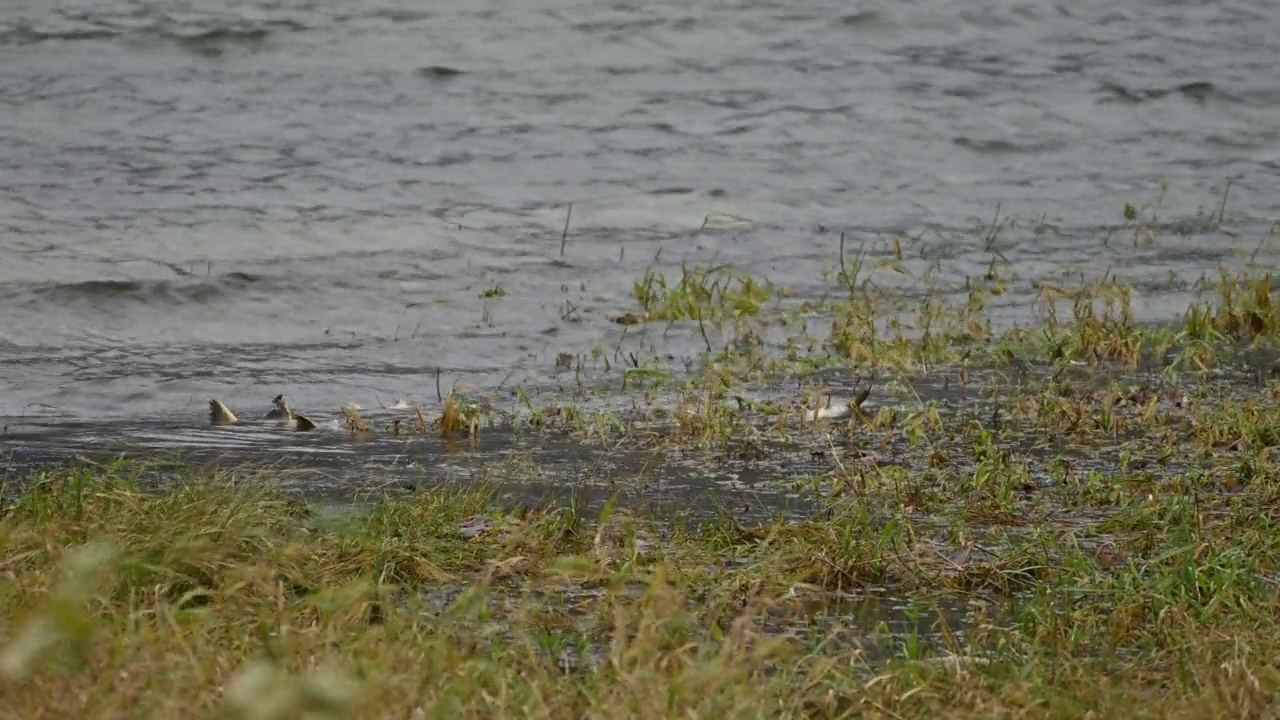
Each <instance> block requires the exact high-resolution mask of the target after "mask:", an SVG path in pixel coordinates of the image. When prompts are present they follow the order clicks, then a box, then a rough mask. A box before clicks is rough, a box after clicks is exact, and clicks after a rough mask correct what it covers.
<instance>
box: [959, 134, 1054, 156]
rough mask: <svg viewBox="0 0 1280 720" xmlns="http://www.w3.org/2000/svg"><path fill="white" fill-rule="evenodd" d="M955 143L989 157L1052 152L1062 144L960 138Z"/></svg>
mask: <svg viewBox="0 0 1280 720" xmlns="http://www.w3.org/2000/svg"><path fill="white" fill-rule="evenodd" d="M953 142H954V143H955V144H956V145H959V146H960V147H962V148H965V149H968V150H973V151H974V152H979V153H984V154H988V155H1002V154H1013V153H1038V152H1050V151H1053V150H1057V149H1059V148H1060V147H1061V144H1060V143H1052V142H1042V143H1027V144H1024V143H1016V142H1012V141H1010V140H985V139H982V138H971V137H958V138H955V139H954V140H953Z"/></svg>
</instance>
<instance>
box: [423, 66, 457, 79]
mask: <svg viewBox="0 0 1280 720" xmlns="http://www.w3.org/2000/svg"><path fill="white" fill-rule="evenodd" d="M414 73H415V74H416V75H417V76H418V77H424V78H427V79H428V80H449V79H451V78H455V77H458V76H459V75H462V74H464V73H465V71H463V70H459V69H458V68H455V67H449V66H448V65H428V66H426V67H420V68H418V69H417V70H415V71H414Z"/></svg>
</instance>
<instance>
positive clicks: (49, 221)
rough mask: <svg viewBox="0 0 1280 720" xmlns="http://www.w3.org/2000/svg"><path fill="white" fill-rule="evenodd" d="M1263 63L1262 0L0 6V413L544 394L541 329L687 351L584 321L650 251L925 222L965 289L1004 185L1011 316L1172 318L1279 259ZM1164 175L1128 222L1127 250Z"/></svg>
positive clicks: (771, 242)
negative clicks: (1051, 282)
mask: <svg viewBox="0 0 1280 720" xmlns="http://www.w3.org/2000/svg"><path fill="white" fill-rule="evenodd" d="M1278 60H1280V6H1277V5H1275V4H1274V3H1269V2H1264V1H1263V0H1248V1H1246V0H1236V1H1229V2H1215V3H1190V2H1172V1H1154V0H1152V1H1138V0H1125V1H1119V2H1117V1H1114V0H1111V1H1108V2H1072V3H1065V2H1064V3H1049V2H983V3H949V2H943V1H941V0H926V1H923V2H894V3H888V2H885V3H839V2H820V1H819V2H805V3H795V2H763V1H760V0H741V1H739V2H710V1H700V0H699V1H695V2H680V3H672V2H649V3H627V2H614V3H585V2H566V1H562V0H529V1H528V2H523V3H502V4H498V3H486V2H475V1H468V2H436V3H415V2H410V1H409V0H364V1H362V2H342V3H337V2H334V3H319V2H314V1H311V0H243V1H236V0H220V1H206V2H175V1H173V0H94V1H84V2H62V3H51V2H44V1H43V0H9V1H8V2H6V3H5V6H4V9H3V10H0V419H3V420H4V423H5V425H6V427H7V428H8V431H9V433H10V435H9V437H10V438H15V437H16V438H18V440H13V441H11V442H10V443H9V444H10V445H11V446H12V445H15V444H16V446H19V447H21V446H23V444H24V443H25V444H30V443H31V442H33V440H32V437H34V435H32V434H31V433H32V432H35V431H36V430H38V431H39V432H38V433H36V434H40V433H43V434H44V435H45V436H52V435H56V434H57V433H58V428H63V427H66V428H72V430H69V431H68V433H69V434H68V435H67V437H68V438H69V440H67V442H69V443H72V444H75V443H85V444H89V445H92V444H93V443H94V442H96V441H97V440H100V439H101V437H100V436H101V434H102V433H104V432H108V431H107V430H104V428H116V430H115V431H111V432H116V434H124V435H129V434H130V432H131V431H130V430H128V429H129V428H151V429H150V430H147V431H146V432H142V433H140V435H139V436H140V437H141V438H142V439H141V440H140V442H144V443H145V442H148V440H147V437H148V436H149V435H148V433H150V436H155V435H157V434H162V435H165V436H166V437H171V436H173V435H174V434H175V433H174V432H173V429H174V428H177V429H181V428H183V427H187V426H190V427H192V428H193V429H194V428H200V427H201V426H202V425H203V424H204V423H205V417H206V415H205V412H206V402H207V400H208V398H210V397H218V398H222V399H224V400H226V401H228V402H229V403H231V404H232V406H233V407H237V408H243V407H245V406H250V407H251V408H255V409H256V408H263V409H265V407H266V404H267V401H268V399H269V398H270V396H272V395H274V394H275V393H277V392H284V393H286V394H288V395H289V396H290V397H291V399H292V401H293V403H294V404H295V405H298V406H300V407H302V408H304V409H307V410H309V411H312V412H317V411H329V410H330V409H334V408H336V407H337V405H338V404H339V403H341V402H343V401H347V400H352V401H356V402H358V403H360V404H362V405H364V406H366V407H376V406H377V404H378V403H390V402H393V401H394V400H397V399H402V398H407V399H411V400H412V399H420V400H422V401H424V402H425V403H426V404H427V405H429V406H430V405H433V404H435V402H436V392H435V387H436V373H437V371H439V372H440V373H441V377H442V379H443V382H444V383H445V385H446V388H447V387H448V386H451V385H453V384H454V383H458V384H459V386H460V387H463V388H465V389H469V390H471V391H473V392H478V393H484V392H488V393H491V394H494V395H495V396H499V397H500V396H501V394H502V393H503V392H505V391H508V390H510V389H511V388H513V387H516V386H517V385H527V386H530V387H535V386H540V387H555V386H556V385H557V384H558V383H565V382H572V381H571V380H568V381H567V380H565V379H564V376H563V375H561V376H556V375H555V374H554V373H553V366H554V361H555V357H556V355H557V354H558V353H562V352H568V353H573V354H582V353H589V352H590V351H591V350H592V349H593V348H601V349H607V350H608V351H610V352H616V351H619V350H622V351H632V350H636V351H639V350H644V351H647V352H671V353H672V355H673V358H674V361H675V364H678V363H679V362H680V360H682V359H687V358H688V357H690V356H691V355H692V353H693V351H694V350H696V348H697V347H698V345H700V344H701V343H700V341H695V340H694V339H695V338H696V335H695V334H694V333H692V332H690V331H685V330H680V329H677V330H676V331H674V332H667V329H666V328H664V327H662V326H656V327H639V328H637V327H632V328H623V327H620V326H618V325H616V324H615V323H613V322H611V321H610V320H609V317H610V315H614V314H618V313H622V312H626V311H634V310H636V309H637V307H636V304H635V301H634V299H633V298H631V297H630V293H631V286H632V283H633V282H634V281H635V280H636V279H637V278H638V277H639V276H640V275H641V274H642V273H643V272H644V271H645V269H646V268H648V267H651V266H652V267H655V268H658V269H662V270H664V271H666V272H668V273H670V272H671V271H672V270H673V269H676V270H677V271H678V268H679V265H680V263H681V262H689V263H691V264H696V263H704V264H705V263H713V262H714V263H732V264H733V265H735V266H737V267H739V268H741V269H742V270H744V271H748V272H752V273H755V274H759V275H763V276H765V277H767V278H769V279H770V280H773V281H774V282H777V283H779V284H781V285H785V286H787V287H788V288H789V289H790V290H791V291H792V292H793V293H794V294H793V297H794V298H796V299H804V298H813V297H819V296H822V295H824V294H832V293H838V292H839V288H838V287H837V286H836V285H835V284H834V280H832V279H830V278H829V277H828V278H826V279H824V277H823V274H822V271H823V269H824V268H826V269H829V268H831V267H832V266H833V265H834V264H835V262H836V253H837V247H838V238H839V236H840V234H841V233H845V234H847V242H848V244H849V247H850V248H857V247H861V246H862V245H863V244H864V243H867V247H869V248H872V249H873V250H874V251H875V252H877V253H883V252H887V250H886V248H887V247H888V243H889V242H891V241H892V239H893V238H895V237H902V236H919V237H920V240H919V241H917V242H916V243H915V244H912V245H910V246H909V247H910V252H911V254H912V256H913V258H915V260H916V261H917V262H916V266H917V267H918V268H923V267H925V266H927V265H929V264H931V263H933V262H935V261H937V262H938V269H939V271H940V273H941V275H940V277H941V278H942V280H943V281H945V282H949V283H951V285H952V286H954V287H956V288H959V287H960V286H962V284H963V281H964V278H965V277H966V276H967V275H977V274H980V273H982V272H983V271H984V270H985V269H986V267H987V266H988V263H989V262H990V261H991V258H992V253H991V248H988V247H986V246H985V243H984V242H983V240H982V239H981V237H980V233H975V231H974V230H975V227H976V226H977V225H978V224H980V223H984V222H990V220H991V218H992V217H993V216H994V214H995V212H996V210H997V207H998V208H999V212H1000V215H1001V217H1011V218H1017V219H1019V221H1020V222H1019V223H1018V224H1017V225H1016V227H1014V228H1011V229H1007V230H1005V231H1003V232H1002V233H1001V234H1000V236H999V239H998V248H997V249H998V250H999V252H1000V253H1002V254H1003V256H1004V257H1005V258H1007V259H1008V260H1009V262H1010V263H1011V266H1012V268H1013V271H1016V272H1017V273H1018V275H1019V277H1022V278H1023V279H1024V282H1022V284H1020V285H1018V284H1015V286H1014V287H1013V288H1012V291H1011V292H1010V293H1008V294H1006V295H1005V296H1002V297H1001V298H999V300H998V303H999V304H1001V305H1002V307H1004V308H1006V309H1007V312H1006V315H1007V319H1008V320H1009V321H1010V322H1016V321H1019V318H1020V317H1021V315H1020V313H1023V312H1024V311H1028V310H1029V305H1030V298H1031V293H1032V292H1033V291H1032V290H1031V288H1030V286H1029V281H1030V279H1034V278H1036V277H1043V276H1046V275H1051V274H1053V273H1054V272H1056V271H1057V270H1060V269H1075V270H1078V271H1085V272H1087V273H1089V274H1090V275H1091V276H1095V277H1096V276H1099V275H1101V274H1102V273H1103V272H1106V271H1109V272H1111V273H1112V274H1113V275H1117V276H1119V277H1121V278H1122V279H1124V280H1126V281H1128V282H1132V283H1134V284H1135V285H1136V286H1137V287H1138V288H1139V290H1140V292H1139V294H1138V296H1137V299H1136V306H1137V309H1138V311H1139V313H1140V314H1142V315H1143V316H1144V317H1147V318H1153V319H1162V318H1164V319H1167V318H1168V317H1171V316H1173V315H1174V314H1176V313H1177V312H1180V311H1181V310H1182V309H1183V308H1184V307H1185V303H1184V302H1182V300H1183V299H1184V294H1183V293H1184V292H1185V288H1182V287H1179V286H1178V283H1177V282H1171V279H1173V280H1175V281H1184V280H1194V279H1196V278H1197V277H1199V276H1200V275H1201V274H1203V273H1204V272H1206V271H1207V272H1210V273H1212V272H1214V269H1215V268H1217V267H1218V266H1219V264H1221V263H1231V262H1238V261H1240V260H1241V259H1242V258H1248V257H1253V258H1254V259H1257V260H1258V261H1260V262H1264V263H1266V262H1270V263H1273V262H1274V258H1275V255H1274V253H1273V252H1272V251H1271V244H1270V243H1269V242H1267V241H1268V240H1270V239H1274V238H1273V237H1272V236H1273V235H1274V232H1273V226H1274V224H1275V222H1276V220H1277V218H1280V192H1278V190H1280V141H1278V140H1280V138H1278V135H1280V74H1278V73H1276V72H1275V66H1276V64H1277V61H1278ZM1228 179H1230V181H1231V185H1230V191H1229V196H1228V198H1227V199H1228V203H1227V212H1226V218H1225V222H1222V223H1216V222H1215V223H1206V222H1204V219H1205V216H1206V215H1207V214H1210V213H1213V212H1214V211H1215V210H1216V209H1217V205H1218V203H1219V201H1220V199H1221V198H1222V196H1223V194H1224V192H1225V191H1226V188H1227V180H1228ZM1162 183H1163V184H1164V185H1165V187H1166V190H1165V191H1164V192H1163V194H1162V191H1161V187H1162ZM1157 199H1159V200H1160V205H1159V207H1158V208H1154V207H1153V208H1151V209H1149V210H1148V211H1147V212H1148V213H1151V212H1154V213H1155V214H1156V215H1158V222H1156V223H1155V227H1156V229H1157V235H1156V240H1155V242H1153V243H1150V244H1140V245H1137V246H1135V245H1134V243H1132V242H1131V241H1123V240H1119V239H1117V238H1123V237H1124V232H1123V231H1120V232H1117V231H1118V230H1120V229H1121V227H1122V226H1123V225H1124V223H1125V221H1124V218H1123V208H1124V205H1125V203H1132V204H1134V205H1135V206H1137V205H1143V204H1147V203H1153V202H1154V201H1156V200H1157ZM569 203H572V216H571V218H570V223H569V235H568V237H567V240H566V242H565V246H564V254H563V256H562V255H561V233H562V229H563V226H564V223H565V217H566V213H567V211H568V205H569ZM1011 272H1012V271H1011ZM495 286H501V287H502V288H503V289H504V290H505V291H506V295H505V296H503V297H491V298H483V297H481V295H482V293H483V292H484V291H485V290H486V289H489V288H493V287H495ZM817 325H821V323H817ZM624 333H625V337H624ZM664 348H669V350H664ZM84 423H89V425H88V426H86V425H85V424H84ZM24 427H25V428H26V429H27V431H28V432H26V433H25V434H21V433H20V434H18V435H13V434H12V433H13V432H14V430H15V429H21V428H24ZM86 427H90V428H93V430H92V432H88V433H87V436H86V431H85V428H86ZM156 428H163V429H164V430H163V431H157V430H156ZM108 434H110V433H108ZM137 434H138V433H135V435H137ZM178 434H180V433H178ZM192 437H193V438H194V440H193V442H196V443H205V442H213V441H212V440H211V439H210V437H208V433H204V434H201V433H195V434H193V435H192ZM76 438H79V439H76ZM156 442H160V441H159V440H157V441H156ZM160 444H164V443H163V442H161V443H160Z"/></svg>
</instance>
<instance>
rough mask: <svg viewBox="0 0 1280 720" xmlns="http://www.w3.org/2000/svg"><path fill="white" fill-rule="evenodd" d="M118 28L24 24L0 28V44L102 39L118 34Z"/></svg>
mask: <svg viewBox="0 0 1280 720" xmlns="http://www.w3.org/2000/svg"><path fill="white" fill-rule="evenodd" d="M120 34H121V33H120V31H119V30H115V29H113V28H107V27H97V26H94V27H69V28H54V29H47V30H46V29H38V28H33V27H30V26H26V25H20V26H17V27H10V28H0V45H34V44H36V43H41V42H46V41H57V40H66V41H72V40H104V39H107V38H113V37H117V36H119V35H120Z"/></svg>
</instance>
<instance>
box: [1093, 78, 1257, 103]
mask: <svg viewBox="0 0 1280 720" xmlns="http://www.w3.org/2000/svg"><path fill="white" fill-rule="evenodd" d="M1098 89H1099V91H1100V92H1102V93H1103V94H1104V97H1103V98H1102V100H1101V102H1104V103H1109V102H1116V101H1119V102H1123V103H1126V104H1130V105H1137V104H1138V103H1144V102H1147V101H1149V100H1160V99H1163V98H1166V97H1169V96H1170V95H1175V94H1176V95H1181V96H1182V97H1185V98H1187V99H1188V100H1191V101H1193V102H1196V103H1199V104H1201V105H1203V104H1204V103H1206V102H1208V101H1209V100H1211V99H1214V98H1217V99H1222V100H1231V99H1232V98H1230V97H1229V96H1227V94H1226V93H1224V92H1222V91H1221V90H1219V89H1218V86H1217V85H1214V84H1213V83H1211V82H1207V81H1197V82H1189V83H1183V84H1181V85H1177V86H1174V87H1171V88H1146V89H1143V88H1137V89H1134V88H1127V87H1125V86H1123V85H1120V84H1118V83H1113V82H1105V83H1103V84H1102V85H1101V87H1099V88H1098Z"/></svg>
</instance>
